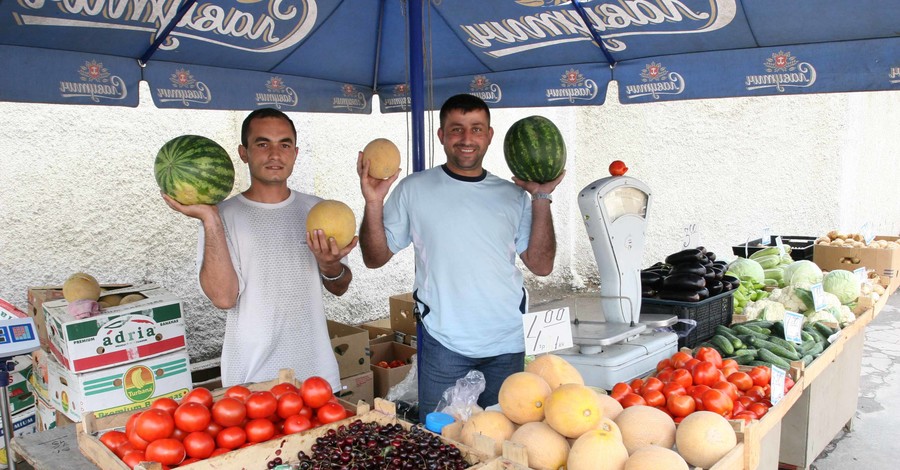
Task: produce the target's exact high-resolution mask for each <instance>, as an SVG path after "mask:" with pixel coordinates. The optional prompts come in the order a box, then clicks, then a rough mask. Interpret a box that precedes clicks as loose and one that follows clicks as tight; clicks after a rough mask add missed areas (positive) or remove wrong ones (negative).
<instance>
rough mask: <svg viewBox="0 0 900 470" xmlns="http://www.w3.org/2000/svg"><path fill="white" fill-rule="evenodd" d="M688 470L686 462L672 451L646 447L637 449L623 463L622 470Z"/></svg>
mask: <svg viewBox="0 0 900 470" xmlns="http://www.w3.org/2000/svg"><path fill="white" fill-rule="evenodd" d="M661 469H666V470H690V467H688V464H687V462H685V461H684V459H683V458H682V457H681V456H680V455H678V452H675V451H674V450H672V449H667V448H665V447H660V446H646V447H643V448H641V449H638V450H637V451H636V452H635V453H633V454H631V455H630V456H629V457H628V460H626V461H625V467H624V470H661Z"/></svg>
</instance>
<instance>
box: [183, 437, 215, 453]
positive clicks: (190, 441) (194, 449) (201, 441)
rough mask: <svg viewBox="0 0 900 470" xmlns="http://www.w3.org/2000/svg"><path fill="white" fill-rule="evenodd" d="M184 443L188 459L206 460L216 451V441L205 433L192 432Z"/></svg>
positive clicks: (185, 438)
mask: <svg viewBox="0 0 900 470" xmlns="http://www.w3.org/2000/svg"><path fill="white" fill-rule="evenodd" d="M182 442H183V443H184V451H185V452H186V453H187V455H188V457H193V458H195V459H205V458H207V457H209V456H210V454H212V452H213V451H214V450H215V449H216V440H215V439H213V438H212V436H210V435H209V434H207V433H206V432H204V431H195V432H192V433H190V434H188V435H187V436H184V441H182Z"/></svg>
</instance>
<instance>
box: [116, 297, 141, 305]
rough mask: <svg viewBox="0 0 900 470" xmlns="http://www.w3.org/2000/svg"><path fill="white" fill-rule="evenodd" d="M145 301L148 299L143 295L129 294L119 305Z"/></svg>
mask: <svg viewBox="0 0 900 470" xmlns="http://www.w3.org/2000/svg"><path fill="white" fill-rule="evenodd" d="M144 299H146V297H144V296H143V295H142V294H128V295H126V296H125V297H122V300H120V301H119V305H125V304H130V303H132V302H137V301H139V300H144Z"/></svg>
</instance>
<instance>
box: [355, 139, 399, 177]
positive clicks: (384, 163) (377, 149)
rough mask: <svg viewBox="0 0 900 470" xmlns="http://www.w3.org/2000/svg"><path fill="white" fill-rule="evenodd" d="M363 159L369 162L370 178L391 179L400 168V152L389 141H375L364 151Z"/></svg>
mask: <svg viewBox="0 0 900 470" xmlns="http://www.w3.org/2000/svg"><path fill="white" fill-rule="evenodd" d="M363 159H364V160H368V161H369V176H371V177H372V178H378V179H385V178H390V177H391V176H393V175H394V173H396V172H397V170H398V169H399V168H400V150H399V149H397V146H396V145H394V143H393V142H391V141H390V140H388V139H381V138H379V139H375V140H373V141H371V142H369V143H368V145H366V148H364V149H363Z"/></svg>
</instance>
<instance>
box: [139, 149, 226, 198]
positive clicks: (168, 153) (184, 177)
mask: <svg viewBox="0 0 900 470" xmlns="http://www.w3.org/2000/svg"><path fill="white" fill-rule="evenodd" d="M153 170H154V173H155V174H156V183H157V184H159V188H160V189H162V191H163V192H164V193H166V194H168V195H169V197H171V198H172V199H175V200H176V201H178V202H180V203H182V204H185V205H191V204H218V203H220V202H222V201H224V200H225V198H226V197H228V195H229V194H231V188H232V187H234V164H232V163H231V157H229V156H228V152H226V151H225V149H224V148H222V146H221V145H219V144H217V143H216V142H214V141H213V140H211V139H208V138H206V137H203V136H199V135H182V136H178V137H175V138H174V139H172V140H170V141H168V142H166V143H165V145H163V146H162V148H161V149H159V153H157V154H156V162H155V163H154V165H153Z"/></svg>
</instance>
